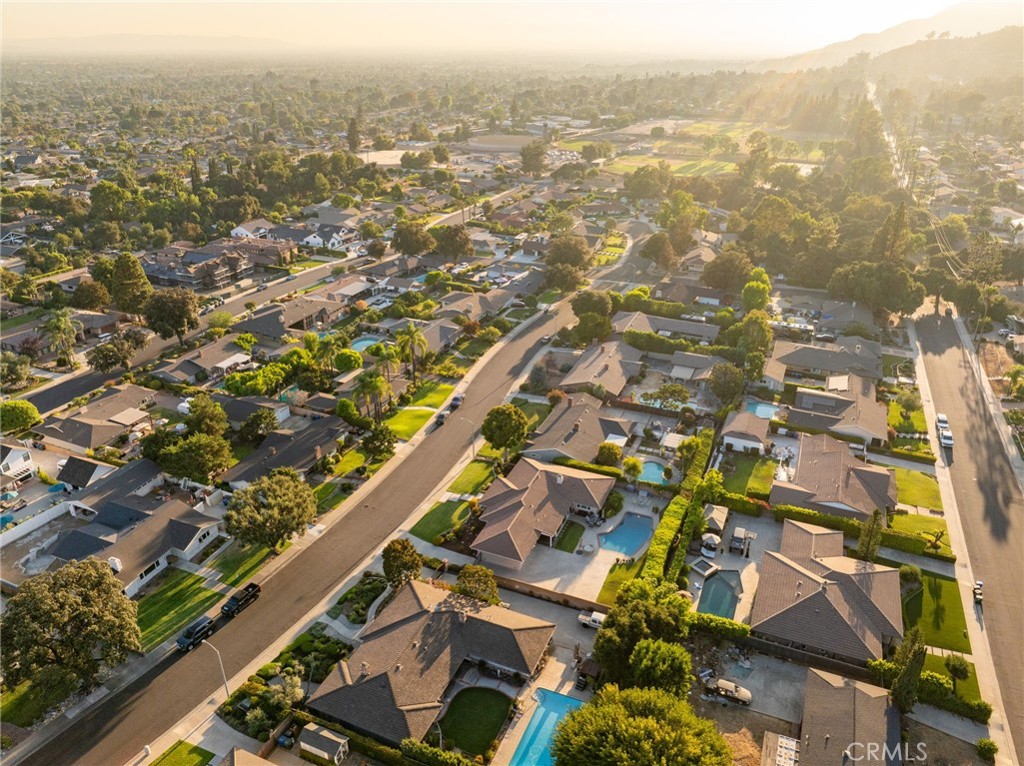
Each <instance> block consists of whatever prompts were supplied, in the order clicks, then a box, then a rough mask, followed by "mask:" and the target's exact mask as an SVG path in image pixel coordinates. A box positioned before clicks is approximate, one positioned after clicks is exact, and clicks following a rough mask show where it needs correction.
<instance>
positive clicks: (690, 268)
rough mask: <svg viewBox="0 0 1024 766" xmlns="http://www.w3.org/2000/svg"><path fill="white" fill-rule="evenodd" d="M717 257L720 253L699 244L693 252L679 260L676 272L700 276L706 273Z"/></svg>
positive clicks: (687, 253)
mask: <svg viewBox="0 0 1024 766" xmlns="http://www.w3.org/2000/svg"><path fill="white" fill-rule="evenodd" d="M708 233H710V232H708ZM717 257H718V253H716V252H715V251H714V250H713V249H712V248H711V247H710V246H709V245H706V244H699V245H697V246H696V247H695V248H693V249H692V250H689V251H688V252H686V253H685V254H684V255H683V257H682V258H680V259H679V266H678V267H677V269H676V270H677V271H679V272H680V273H686V274H692V275H694V276H700V275H701V274H703V273H704V267H705V266H707V265H708V264H709V263H711V262H712V261H713V260H715V258H717Z"/></svg>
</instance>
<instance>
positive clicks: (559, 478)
mask: <svg viewBox="0 0 1024 766" xmlns="http://www.w3.org/2000/svg"><path fill="white" fill-rule="evenodd" d="M564 481H565V477H564V476H562V474H560V473H556V474H555V484H561V483H562V482H564Z"/></svg>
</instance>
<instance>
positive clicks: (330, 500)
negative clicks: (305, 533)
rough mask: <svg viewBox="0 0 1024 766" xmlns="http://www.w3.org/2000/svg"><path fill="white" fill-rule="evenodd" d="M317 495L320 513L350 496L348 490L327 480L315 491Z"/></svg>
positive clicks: (317, 505)
mask: <svg viewBox="0 0 1024 766" xmlns="http://www.w3.org/2000/svg"><path fill="white" fill-rule="evenodd" d="M313 494H314V495H316V508H317V512H318V513H324V512H325V511H329V510H331V509H332V508H334V507H335V506H337V505H338V503H340V502H341V501H342V500H344V499H345V498H346V497H348V496H349V493H348V491H346V490H344V489H342V488H341V487H339V486H338V485H337V484H335V483H333V482H330V481H325V482H324V483H323V484H321V485H320V486H319V487H317V488H316V490H315V491H314V492H313Z"/></svg>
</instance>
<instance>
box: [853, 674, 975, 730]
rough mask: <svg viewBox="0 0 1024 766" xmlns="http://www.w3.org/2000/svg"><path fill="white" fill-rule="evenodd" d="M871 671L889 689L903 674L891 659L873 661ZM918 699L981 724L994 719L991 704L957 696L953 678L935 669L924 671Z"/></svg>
mask: <svg viewBox="0 0 1024 766" xmlns="http://www.w3.org/2000/svg"><path fill="white" fill-rule="evenodd" d="M868 670H870V671H871V673H872V675H873V676H874V680H875V683H876V684H878V685H879V686H884V687H885V688H887V689H888V688H889V687H890V686H891V685H892V682H893V680H894V679H895V678H896V675H897V674H898V673H899V668H898V667H897V666H896V663H895V662H892V661H890V660H870V661H869V662H868ZM917 699H918V701H919V702H922V703H924V704H925V705H933V706H934V707H937V708H940V709H942V710H948V711H949V712H950V713H954V714H956V715H960V716H963V717H964V718H970V719H971V720H972V721H979V722H980V723H988V721H989V718H991V717H992V706H991V705H990V704H988V703H987V702H985V701H984V700H965V699H963V698H961V697H958V696H956V694H954V693H953V681H952V679H950V678H949V677H948V676H945V675H942V674H941V673H935V672H933V671H931V670H924V671H922V672H921V680H920V681H919V682H918V686H917Z"/></svg>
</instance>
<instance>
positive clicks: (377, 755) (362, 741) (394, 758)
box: [292, 710, 409, 766]
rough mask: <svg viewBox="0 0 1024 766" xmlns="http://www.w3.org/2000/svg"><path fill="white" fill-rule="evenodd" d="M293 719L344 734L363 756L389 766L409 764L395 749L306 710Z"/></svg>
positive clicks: (354, 748) (299, 711)
mask: <svg viewBox="0 0 1024 766" xmlns="http://www.w3.org/2000/svg"><path fill="white" fill-rule="evenodd" d="M292 718H293V720H294V721H295V722H297V723H299V724H302V725H305V724H307V723H315V724H317V725H318V726H323V727H326V728H328V729H330V730H331V731H336V732H338V733H339V734H343V735H344V736H346V737H348V739H349V744H351V746H352V749H353V750H357V751H359V752H360V753H362V754H363V755H368V756H370V757H371V758H374V759H376V760H378V761H380V762H381V763H385V764H388V766H406V765H407V764H408V763H409V761H408V760H406V758H405V756H403V755H402V753H401V752H400V751H398V750H395V748H393V747H388V746H387V745H382V744H381V743H380V742H378V741H377V740H375V739H373V738H371V737H367V736H364V735H362V734H356V733H355V732H354V731H351V730H349V729H346V728H345V727H344V726H342V725H341V724H338V723H334V722H333V721H327V720H324V719H323V718H318V717H317V716H315V715H312V714H311V713H307V712H305V711H304V710H296V711H295V713H294V715H293V716H292Z"/></svg>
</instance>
